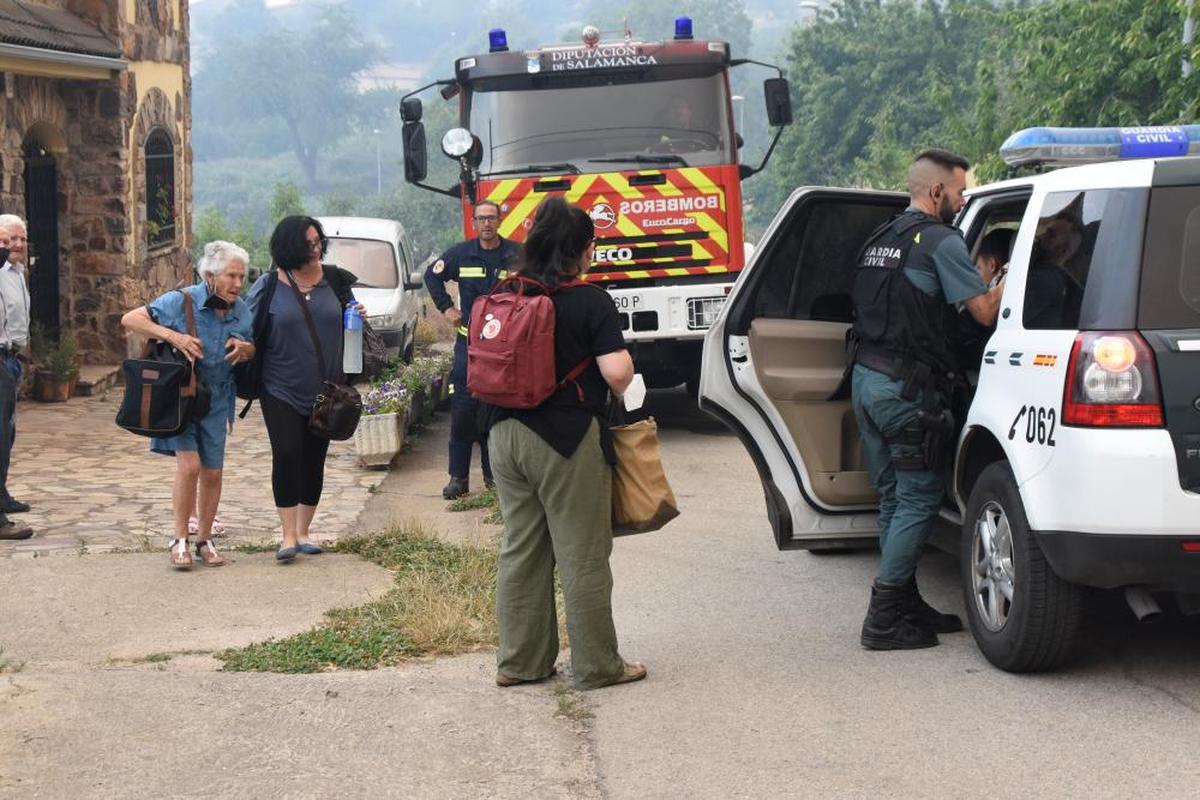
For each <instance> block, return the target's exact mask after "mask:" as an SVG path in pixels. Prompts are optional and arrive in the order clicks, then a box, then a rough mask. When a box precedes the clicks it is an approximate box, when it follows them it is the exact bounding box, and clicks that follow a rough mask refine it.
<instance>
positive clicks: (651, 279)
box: [401, 17, 791, 391]
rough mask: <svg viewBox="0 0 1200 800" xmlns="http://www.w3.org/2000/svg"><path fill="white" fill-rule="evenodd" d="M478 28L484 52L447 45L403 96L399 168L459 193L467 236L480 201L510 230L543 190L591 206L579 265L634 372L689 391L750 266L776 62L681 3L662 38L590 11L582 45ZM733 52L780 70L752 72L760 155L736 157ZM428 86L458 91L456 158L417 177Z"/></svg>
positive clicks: (448, 139)
mask: <svg viewBox="0 0 1200 800" xmlns="http://www.w3.org/2000/svg"><path fill="white" fill-rule="evenodd" d="M489 39H490V49H489V52H488V53H486V54H480V55H473V56H466V57H463V58H459V59H458V60H457V62H456V63H455V74H454V78H453V79H450V80H442V81H437V82H435V83H431V84H429V85H428V86H424V87H421V88H420V89H417V90H415V91H414V92H412V93H410V94H408V95H406V96H405V97H404V98H403V100H402V101H401V116H402V118H403V120H404V127H403V144H404V166H405V178H406V179H407V180H408V181H409V182H410V183H413V184H416V185H418V186H421V187H423V188H426V189H430V190H432V191H436V192H440V193H442V194H447V195H450V196H453V197H457V198H460V199H461V201H462V205H463V209H464V213H463V221H464V225H463V227H464V233H465V235H466V236H467V237H468V238H470V237H473V236H474V235H475V232H474V229H473V226H472V223H471V217H472V213H471V212H472V206H473V204H474V203H475V202H476V201H477V200H483V199H487V200H492V201H495V202H496V203H498V204H499V205H500V209H501V216H502V218H503V222H502V224H501V228H500V235H501V236H504V237H506V238H510V239H514V240H516V241H521V240H523V239H524V238H525V234H526V231H527V230H528V228H529V227H530V225H531V224H532V217H533V212H534V210H535V209H536V208H537V206H538V204H539V203H540V202H541V201H542V200H543V199H544V198H545V197H547V196H549V195H552V194H561V195H562V196H563V197H565V198H566V199H567V200H568V201H570V202H573V203H577V204H579V205H580V206H582V207H583V208H584V209H587V210H588V212H589V213H590V215H591V217H592V220H593V221H594V222H595V225H596V236H597V239H598V242H597V246H596V256H595V263H594V264H593V266H592V269H591V271H590V272H589V273H588V276H587V278H588V280H591V281H594V282H597V283H599V284H601V285H602V286H603V287H604V288H606V289H608V290H609V291H610V292H611V294H612V296H613V300H614V301H615V303H616V304H617V308H618V310H619V312H620V314H621V320H622V324H623V325H624V329H625V336H626V340H627V341H628V342H629V344H630V348H631V352H632V354H633V357H634V361H635V363H636V365H637V368H638V371H640V372H641V373H643V375H644V376H645V378H646V383H647V385H648V386H650V387H666V386H674V385H677V384H679V383H682V382H687V383H688V384H689V386H688V388H689V389H690V390H693V391H694V389H695V385H696V381H697V380H698V376H699V365H700V350H701V346H702V342H703V336H704V332H705V331H706V330H707V329H708V327H709V326H710V325H711V324H712V321H713V320H714V319H715V318H716V315H717V311H718V310H719V309H720V308H721V306H722V304H723V303H724V302H725V296H726V294H727V293H728V292H729V290H730V288H731V287H732V285H733V281H734V280H735V278H736V277H737V273H738V272H739V271H740V270H741V269H742V267H743V266H744V265H745V249H744V242H743V236H744V235H743V227H742V196H741V186H740V182H741V181H742V180H745V179H746V178H748V177H750V176H751V175H754V174H756V173H757V172H759V171H761V170H762V169H763V167H765V166H766V163H767V160H768V159H769V158H770V156H771V152H772V151H773V150H774V147H775V144H776V143H777V142H778V141H779V136H780V134H781V133H782V131H783V126H784V125H787V124H788V123H790V122H791V101H790V99H789V91H788V85H787V81H786V80H785V79H784V78H783V72H782V70H780V69H779V68H778V67H775V66H773V65H770V64H761V63H760V62H756V61H750V60H748V59H731V58H730V54H729V45H728V44H727V43H726V42H721V41H700V40H697V39H695V38H694V37H693V36H692V22H691V20H690V19H688V18H687V17H681V18H679V19H677V20H676V24H675V36H674V38H673V39H672V40H668V41H661V42H642V41H636V40H634V39H633V37H632V35H631V34H630V33H629V31H628V30H626V31H624V32H622V33H621V34H618V35H617V36H616V37H615V39H614V40H612V41H604V39H603V36H602V35H601V33H600V31H599V30H597V29H596V28H595V27H594V26H588V27H587V28H585V29H584V31H583V37H582V41H581V42H580V43H578V44H560V45H553V46H548V47H540V48H537V49H534V50H525V51H513V50H510V49H509V48H508V42H507V36H506V34H505V32H504V31H502V30H493V31H491V33H490V35H489ZM742 64H759V65H760V66H764V67H768V68H770V69H774V70H775V72H776V73H777V75H778V77H773V78H768V79H767V80H766V81H765V82H764V84H763V92H764V95H765V97H766V102H767V118H768V121H769V122H770V124H771V125H773V126H775V127H776V128H777V130H776V133H775V136H774V138H773V140H772V141H771V145H770V147H769V148H768V150H767V152H766V155H765V157H764V158H763V161H762V163H761V164H759V165H758V166H750V165H744V164H740V163H738V149H739V148H740V147H741V144H742V139H741V136H740V135H739V134H738V133H737V131H736V130H735V126H734V117H733V107H732V106H733V103H732V99H733V98H732V94H731V91H730V86H729V71H730V69H731V68H732V67H736V66H740V65H742ZM435 86H440V87H441V94H442V96H443V97H444V98H446V99H450V98H452V97H454V96H456V95H457V97H458V99H459V124H460V126H461V127H458V128H453V129H451V130H450V131H448V132H447V133H446V135H445V136H444V137H443V139H442V150H443V152H444V153H445V154H446V155H447V156H449V157H451V158H453V159H455V160H456V161H458V163H459V165H460V169H461V176H460V181H459V184H458V185H456V186H453V187H451V188H439V187H434V186H430V185H428V184H426V183H424V181H425V179H426V171H427V156H426V142H425V131H424V127H423V125H422V123H421V115H422V106H421V100H420V99H419V98H418V97H417V95H419V94H420V93H422V92H424V91H426V90H429V89H431V88H433V87H435Z"/></svg>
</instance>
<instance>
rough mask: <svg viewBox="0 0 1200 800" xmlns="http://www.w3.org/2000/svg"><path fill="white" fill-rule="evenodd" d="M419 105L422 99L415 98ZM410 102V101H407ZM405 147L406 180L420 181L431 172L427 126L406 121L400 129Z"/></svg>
mask: <svg viewBox="0 0 1200 800" xmlns="http://www.w3.org/2000/svg"><path fill="white" fill-rule="evenodd" d="M413 101H415V102H416V103H417V104H418V105H420V103H421V101H420V100H416V99H415V98H413ZM405 102H409V101H407V100H406V101H405ZM400 138H401V146H402V147H403V148H404V180H406V181H408V182H409V183H420V182H421V181H423V180H425V176H426V175H427V174H428V173H429V154H428V151H427V150H426V144H425V126H424V125H423V124H422V123H420V122H405V123H404V127H403V128H402V129H401V131H400Z"/></svg>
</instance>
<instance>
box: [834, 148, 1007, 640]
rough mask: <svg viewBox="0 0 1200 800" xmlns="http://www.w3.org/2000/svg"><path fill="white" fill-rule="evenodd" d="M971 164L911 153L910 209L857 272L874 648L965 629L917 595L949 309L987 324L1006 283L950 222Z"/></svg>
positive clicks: (941, 448) (945, 384)
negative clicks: (873, 532)
mask: <svg viewBox="0 0 1200 800" xmlns="http://www.w3.org/2000/svg"><path fill="white" fill-rule="evenodd" d="M969 167H970V165H969V164H968V163H967V161H966V159H963V158H962V157H960V156H957V155H954V154H953V153H950V152H947V151H945V150H926V151H924V152H922V153H920V154H918V155H917V157H916V158H915V159H914V160H913V163H912V166H911V167H910V168H909V171H908V190H909V198H910V200H909V207H908V209H907V210H905V211H904V212H903V213H902V214H899V215H898V216H896V217H895V218H893V219H892V220H890V221H889V222H888V223H886V224H885V225H883V226H881V227H880V228H878V229H877V230H876V231H875V232H874V233H873V234H872V235H871V238H870V239H868V240H867V243H866V244H865V245H864V246H863V249H862V252H861V254H860V255H859V261H858V267H857V269H856V271H855V279H854V290H853V300H854V315H855V317H854V327H853V329H852V334H851V345H850V364H851V366H850V371H851V375H850V377H851V385H852V394H851V398H852V405H853V407H854V415H855V417H856V419H857V420H858V428H859V434H860V436H861V438H862V447H863V457H864V460H865V461H866V464H867V469H868V470H869V472H870V475H871V482H872V483H873V484H874V485H875V488H876V489H877V490H878V492H879V544H880V550H881V551H882V554H881V556H880V560H879V573H878V575H877V577H876V579H875V582H874V584H873V585H872V587H871V602H870V607H869V609H868V611H867V616H866V619H865V620H864V622H863V627H862V636H861V641H862V645H863V647H866V648H869V649H872V650H899V649H913V648H919V647H932V646H934V645H936V644H937V643H938V638H937V634H939V633H951V632H953V631H959V630H962V621H961V620H960V619H959V618H958V617H957V616H955V615H953V614H942V613H939V612H938V611H936V610H935V609H933V608H932V607H930V606H929V605H928V604H927V603H925V601H924V600H922V599H921V595H920V593H919V592H918V591H917V583H916V570H917V559H918V558H919V556H920V554H921V548H922V547H923V545H924V544H925V541H926V540H927V539H928V538H929V534H930V532H931V527H932V525H933V523H934V520H935V518H936V517H937V514H938V509H939V507H940V506H941V503H942V496H943V493H944V483H943V480H944V479H943V470H944V468H945V461H946V458H947V456H948V453H949V450H950V447H951V444H952V440H953V434H954V430H955V422H954V418H953V414H952V413H951V411H950V406H949V404H950V401H951V399H952V394H953V391H954V389H955V387H956V386H958V385H959V384H960V383H961V380H962V379H961V378H960V377H959V374H958V373H959V366H958V363H957V361H958V358H957V356H956V354H955V349H954V347H953V340H954V338H955V332H956V330H957V327H956V321H957V314H956V311H955V307H956V305H958V304H962V305H963V306H964V307H965V309H966V310H967V312H969V313H970V314H971V316H972V317H973V318H974V319H975V320H976V321H977V322H978V323H979V324H981V325H987V326H990V325H992V324H994V323H995V321H996V312H997V310H998V308H999V305H1000V297H1001V294H1002V292H1003V291H1004V282H1003V280H1001V281H1000V283H999V284H998V285H997V286H996V287H994V288H992V289H990V290H989V289H988V288H987V286H985V285H984V283H983V280H982V279H981V278H980V275H979V271H978V270H977V269H976V268H975V265H974V263H972V261H971V256H970V253H969V252H968V251H967V246H966V242H964V241H963V238H962V235H961V234H960V233H959V232H958V230H957V229H956V228H954V227H953V225H952V223H953V222H954V217H955V215H957V213H958V211H959V210H960V209H961V208H962V206H963V191H964V190H965V189H966V185H967V179H966V171H967V169H969Z"/></svg>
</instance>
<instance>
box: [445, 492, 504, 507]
mask: <svg viewBox="0 0 1200 800" xmlns="http://www.w3.org/2000/svg"><path fill="white" fill-rule="evenodd" d="M484 508H489V509H490V508H495V509H498V508H500V498H499V497H497V496H496V490H495V489H484V490H483V491H482V492H476V493H475V494H469V495H467V496H466V497H460V498H458V499H457V500H455V501H454V502H452V503H450V505H448V506H446V510H447V511H478V510H480V509H484Z"/></svg>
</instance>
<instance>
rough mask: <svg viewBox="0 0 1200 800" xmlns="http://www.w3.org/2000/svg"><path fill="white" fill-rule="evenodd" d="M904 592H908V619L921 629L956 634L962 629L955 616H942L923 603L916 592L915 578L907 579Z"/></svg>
mask: <svg viewBox="0 0 1200 800" xmlns="http://www.w3.org/2000/svg"><path fill="white" fill-rule="evenodd" d="M904 590H905V591H906V592H908V618H909V619H910V620H912V621H913V622H915V623H917V624H918V625H920V626H921V627H922V628H928V629H929V630H931V631H933V632H934V633H957V632H958V631H961V630H962V629H963V624H962V620H961V619H959V618H958V615H957V614H943V613H942V612H940V611H938V610H937V609H936V608H934V607H933V606H931V605H929V603H926V602H925V599H924V598H923V597H921V592H920V591H918V590H917V579H916V578H909V581H908V583H906V584H904Z"/></svg>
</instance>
